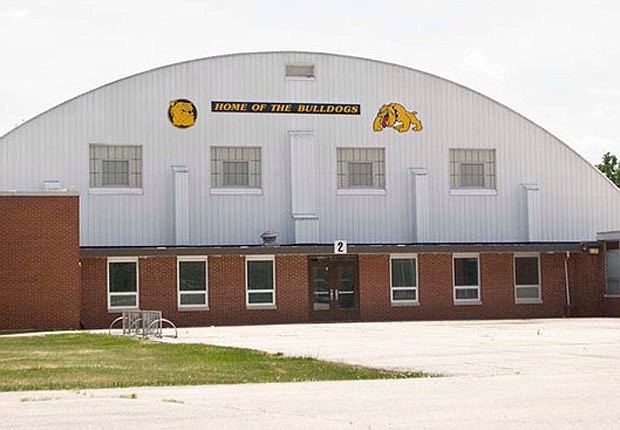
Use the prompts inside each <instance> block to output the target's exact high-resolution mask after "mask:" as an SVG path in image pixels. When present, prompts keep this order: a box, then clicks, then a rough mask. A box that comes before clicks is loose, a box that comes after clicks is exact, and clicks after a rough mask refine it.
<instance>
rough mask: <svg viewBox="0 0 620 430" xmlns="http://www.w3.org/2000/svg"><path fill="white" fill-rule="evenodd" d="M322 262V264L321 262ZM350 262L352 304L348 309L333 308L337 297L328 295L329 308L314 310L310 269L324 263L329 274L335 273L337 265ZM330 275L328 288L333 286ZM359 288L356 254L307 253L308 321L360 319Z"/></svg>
mask: <svg viewBox="0 0 620 430" xmlns="http://www.w3.org/2000/svg"><path fill="white" fill-rule="evenodd" d="M321 263H322V264H321ZM346 263H350V264H352V265H353V276H354V282H353V291H354V301H353V303H354V306H353V308H350V309H341V308H339V307H336V308H334V305H335V304H337V303H338V302H337V300H338V299H337V298H336V297H333V298H331V297H330V309H329V310H315V309H314V286H313V282H312V281H313V279H312V269H313V267H316V266H319V265H320V266H323V265H325V264H327V265H328V267H329V268H330V270H329V271H330V275H331V274H332V273H336V270H337V269H336V268H337V267H338V266H339V265H344V264H346ZM333 276H334V275H331V276H330V278H328V279H331V280H329V281H328V282H329V283H330V290H331V289H332V288H333V285H332V281H333ZM359 292H360V288H359V259H358V257H357V255H356V254H347V255H309V256H308V294H309V299H310V310H309V312H310V321H312V322H332V321H359V320H360V293H359Z"/></svg>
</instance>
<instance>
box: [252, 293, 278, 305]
mask: <svg viewBox="0 0 620 430" xmlns="http://www.w3.org/2000/svg"><path fill="white" fill-rule="evenodd" d="M248 302H249V303H250V304H259V303H273V293H250V294H249V295H248Z"/></svg>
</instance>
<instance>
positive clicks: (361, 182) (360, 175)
mask: <svg viewBox="0 0 620 430" xmlns="http://www.w3.org/2000/svg"><path fill="white" fill-rule="evenodd" d="M349 185H350V186H352V187H372V163H349Z"/></svg>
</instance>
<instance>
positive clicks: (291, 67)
mask: <svg viewBox="0 0 620 430" xmlns="http://www.w3.org/2000/svg"><path fill="white" fill-rule="evenodd" d="M285 73H286V77H287V78H289V79H314V64H287V65H286V69H285Z"/></svg>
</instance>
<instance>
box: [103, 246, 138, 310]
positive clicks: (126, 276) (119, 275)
mask: <svg viewBox="0 0 620 430" xmlns="http://www.w3.org/2000/svg"><path fill="white" fill-rule="evenodd" d="M108 308H109V309H118V310H122V309H137V308H138V259H137V258H134V257H128V258H125V257H122V258H108Z"/></svg>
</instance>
